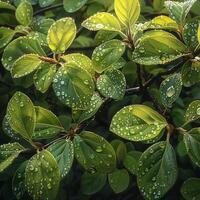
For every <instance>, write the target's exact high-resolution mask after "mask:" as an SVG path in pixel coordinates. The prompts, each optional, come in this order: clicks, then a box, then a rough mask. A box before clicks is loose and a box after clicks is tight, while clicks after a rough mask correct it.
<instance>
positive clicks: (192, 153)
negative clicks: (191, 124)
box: [183, 128, 200, 167]
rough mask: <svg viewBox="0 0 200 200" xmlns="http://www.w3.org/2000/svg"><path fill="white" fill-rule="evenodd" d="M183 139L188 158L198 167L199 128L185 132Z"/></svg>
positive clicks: (199, 165)
mask: <svg viewBox="0 0 200 200" xmlns="http://www.w3.org/2000/svg"><path fill="white" fill-rule="evenodd" d="M183 139H184V143H185V147H186V150H187V153H188V155H189V157H190V159H191V160H192V161H193V162H194V163H195V164H196V165H197V166H198V167H200V128H194V129H192V130H190V131H189V132H188V133H185V134H184V137H183Z"/></svg>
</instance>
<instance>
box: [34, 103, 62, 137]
mask: <svg viewBox="0 0 200 200" xmlns="http://www.w3.org/2000/svg"><path fill="white" fill-rule="evenodd" d="M35 112H36V125H35V130H34V133H33V136H32V137H33V139H36V140H37V139H48V138H53V137H55V136H56V135H57V134H58V133H59V132H60V131H61V130H63V129H64V128H63V127H62V125H61V123H60V121H59V119H58V117H57V116H56V115H55V114H53V113H52V112H51V111H50V110H47V109H45V108H42V107H40V106H35Z"/></svg>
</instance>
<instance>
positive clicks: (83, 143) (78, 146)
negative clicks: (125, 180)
mask: <svg viewBox="0 0 200 200" xmlns="http://www.w3.org/2000/svg"><path fill="white" fill-rule="evenodd" d="M73 143H74V148H75V156H76V159H77V160H78V162H79V163H80V164H81V165H82V166H83V167H84V168H85V169H86V170H87V171H88V172H90V173H92V174H94V173H96V172H102V173H106V172H111V171H112V170H113V169H114V168H115V166H116V155H115V151H114V149H113V147H112V146H111V144H109V143H108V142H107V141H106V140H105V139H104V138H103V137H101V136H99V135H97V134H95V133H92V132H89V131H83V132H82V133H81V134H79V135H76V136H75V138H74V140H73Z"/></svg>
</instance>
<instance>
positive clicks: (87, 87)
mask: <svg viewBox="0 0 200 200" xmlns="http://www.w3.org/2000/svg"><path fill="white" fill-rule="evenodd" d="M53 82H54V83H53V89H54V92H55V94H56V96H57V97H58V99H59V100H60V101H62V102H63V103H64V104H66V105H68V106H70V107H72V108H78V109H85V108H87V106H88V105H89V102H90V99H91V97H92V95H93V92H94V83H93V80H92V77H91V75H90V74H89V73H88V72H87V71H85V70H83V69H81V68H79V67H76V66H73V65H72V64H70V65H67V64H65V65H63V66H62V67H61V68H60V69H59V70H58V72H57V73H56V75H55V77H54V81H53Z"/></svg>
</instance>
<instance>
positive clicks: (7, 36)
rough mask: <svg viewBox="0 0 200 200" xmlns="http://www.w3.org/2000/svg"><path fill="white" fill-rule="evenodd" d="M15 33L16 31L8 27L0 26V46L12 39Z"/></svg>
mask: <svg viewBox="0 0 200 200" xmlns="http://www.w3.org/2000/svg"><path fill="white" fill-rule="evenodd" d="M15 33H16V32H15V31H14V30H12V29H10V28H6V27H0V48H3V47H4V46H6V45H7V44H8V43H9V42H10V41H11V40H12V38H13V36H14V35H15Z"/></svg>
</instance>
